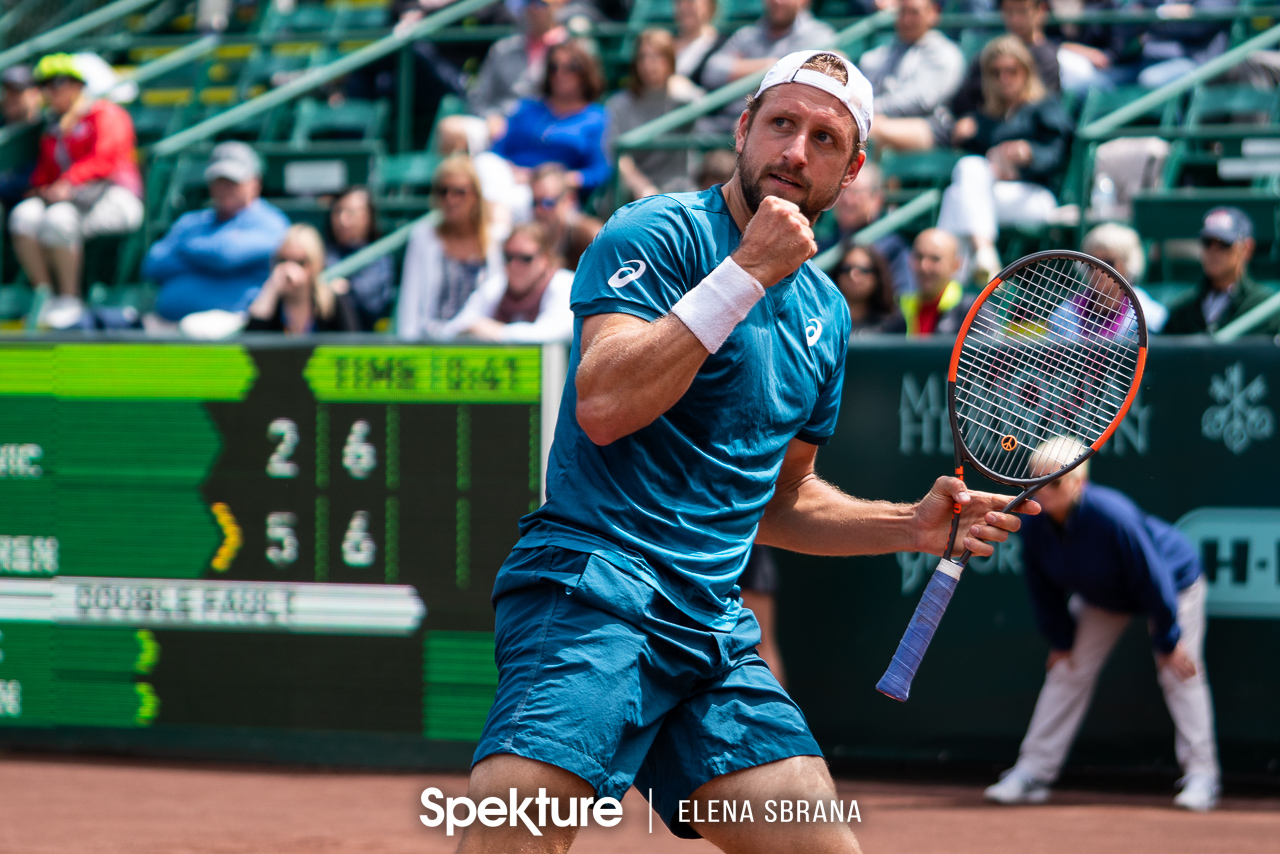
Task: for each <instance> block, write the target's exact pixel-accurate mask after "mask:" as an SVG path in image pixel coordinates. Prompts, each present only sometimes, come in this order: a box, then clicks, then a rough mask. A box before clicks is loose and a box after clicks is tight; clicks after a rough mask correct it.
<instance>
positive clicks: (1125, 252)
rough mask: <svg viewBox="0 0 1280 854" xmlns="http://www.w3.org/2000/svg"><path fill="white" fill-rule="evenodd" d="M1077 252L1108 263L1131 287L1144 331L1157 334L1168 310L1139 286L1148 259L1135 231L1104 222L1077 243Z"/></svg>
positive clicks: (1127, 227)
mask: <svg viewBox="0 0 1280 854" xmlns="http://www.w3.org/2000/svg"><path fill="white" fill-rule="evenodd" d="M1080 251H1081V252H1084V253H1086V254H1089V255H1092V256H1093V257H1094V258H1097V259H1098V260H1099V261H1101V262H1102V263H1104V264H1110V265H1111V266H1112V267H1113V268H1114V269H1115V271H1116V272H1117V273H1119V274H1120V275H1122V276H1124V279H1125V281H1126V282H1128V283H1129V284H1131V285H1133V289H1134V291H1136V292H1137V294H1138V303H1139V305H1141V306H1142V314H1143V317H1145V318H1146V319H1147V329H1148V330H1150V331H1151V332H1159V331H1160V330H1162V329H1163V328H1164V324H1165V322H1166V321H1167V320H1168V319H1169V309H1167V308H1165V307H1164V305H1163V304H1162V303H1161V302H1160V301H1159V300H1157V299H1156V298H1155V297H1153V296H1151V294H1149V293H1147V292H1146V291H1145V290H1143V289H1142V286H1141V285H1140V284H1139V283H1140V282H1141V281H1142V276H1143V274H1144V273H1146V270H1147V260H1146V258H1145V257H1144V256H1143V253H1142V238H1141V237H1139V236H1138V232H1136V231H1134V230H1133V229H1132V228H1130V227H1129V226H1127V225H1121V224H1120V223H1118V222H1104V223H1103V224H1102V225H1098V226H1094V227H1093V228H1092V229H1090V231H1089V233H1088V234H1086V235H1085V236H1084V240H1083V241H1081V243H1080Z"/></svg>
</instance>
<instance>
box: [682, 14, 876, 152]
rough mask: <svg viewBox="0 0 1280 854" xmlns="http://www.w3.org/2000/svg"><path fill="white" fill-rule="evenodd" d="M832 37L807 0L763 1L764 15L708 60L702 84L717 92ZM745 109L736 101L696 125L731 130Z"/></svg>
mask: <svg viewBox="0 0 1280 854" xmlns="http://www.w3.org/2000/svg"><path fill="white" fill-rule="evenodd" d="M834 37H835V30H833V29H831V28H830V27H829V26H827V25H826V24H824V23H822V22H821V21H819V20H818V19H817V18H815V17H813V15H812V14H810V13H809V0H764V16H763V17H762V18H761V19H760V20H759V21H757V22H756V23H754V24H749V25H747V26H745V27H741V28H739V29H738V31H737V32H736V33H734V34H733V35H732V36H730V37H729V40H728V41H726V42H725V43H724V46H722V47H721V48H720V49H719V50H717V51H716V52H715V53H713V54H712V55H711V58H710V59H708V60H707V67H706V69H705V70H704V71H703V73H702V85H703V86H704V87H705V88H707V89H718V88H719V87H721V86H723V85H724V84H726V83H729V82H730V81H733V80H737V79H738V78H740V77H746V76H747V75H748V74H752V73H754V72H757V71H763V70H765V69H767V68H769V67H770V66H772V65H773V64H774V63H775V62H777V61H778V60H779V59H781V58H782V57H784V56H786V55H787V54H789V53H793V52H795V51H797V50H805V49H806V48H813V47H817V46H819V45H821V44H824V43H826V42H828V41H830V40H831V39H832V38H834ZM746 108H747V102H746V100H745V99H739V100H737V101H734V102H733V103H732V104H729V105H728V106H726V107H725V108H724V109H723V110H721V111H720V112H719V113H717V114H716V115H715V116H708V117H707V119H706V120H704V121H700V122H699V123H698V125H699V127H700V128H703V129H705V130H707V131H732V130H733V128H734V127H735V126H736V125H737V123H738V117H739V116H740V115H742V111H743V110H745V109H746ZM877 109H878V107H877Z"/></svg>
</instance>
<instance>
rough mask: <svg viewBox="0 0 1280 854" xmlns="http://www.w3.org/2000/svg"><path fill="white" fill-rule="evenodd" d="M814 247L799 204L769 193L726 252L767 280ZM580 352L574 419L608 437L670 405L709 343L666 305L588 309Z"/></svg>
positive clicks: (658, 270) (594, 435)
mask: <svg viewBox="0 0 1280 854" xmlns="http://www.w3.org/2000/svg"><path fill="white" fill-rule="evenodd" d="M816 250H817V245H816V243H815V242H814V239H813V231H812V229H810V227H809V221H808V219H807V218H806V217H805V216H804V215H803V214H801V213H800V209H799V208H798V207H796V206H795V205H794V204H792V203H791V202H788V201H785V200H783V199H779V198H776V197H773V196H770V197H767V198H766V199H765V200H764V201H763V202H761V203H760V208H759V210H758V211H757V212H756V214H755V216H753V217H752V218H751V220H750V221H749V222H748V224H747V227H746V230H745V231H744V232H743V235H742V241H741V243H740V244H739V245H738V248H737V250H735V251H734V253H733V255H732V256H731V257H732V258H733V261H734V262H735V263H736V264H737V265H738V266H739V267H741V268H742V270H743V271H745V272H746V273H747V274H749V275H750V276H751V277H752V278H753V279H755V280H756V282H758V283H759V284H760V285H761V286H762V287H764V288H768V287H771V286H773V285H775V284H777V283H778V282H780V281H781V280H782V279H784V278H786V277H787V276H789V275H790V274H791V273H792V272H794V271H795V270H797V269H798V268H799V267H800V265H801V264H803V263H804V262H805V261H807V260H808V259H809V258H811V257H813V254H814V252H815V251H816ZM623 254H624V255H626V254H629V253H623ZM653 267H654V271H653V272H654V275H657V276H662V275H671V273H670V271H668V270H666V269H664V268H663V267H661V266H659V265H657V264H654V265H653ZM579 275H583V273H582V272H581V269H580V272H579ZM588 275H591V274H590V273H588ZM708 278H710V277H708ZM704 281H705V280H704ZM636 284H639V282H637V283H636ZM672 284H673V283H670V282H665V283H662V285H663V288H662V289H663V290H664V291H667V292H670V291H671V285H672ZM693 284H694V285H695V286H696V287H701V286H702V285H701V283H693ZM687 287H688V284H685V285H684V288H687ZM679 290H683V288H680V289H679ZM677 292H678V291H677ZM694 325H695V326H696V325H697V324H696V323H695V324H694ZM581 352H582V357H581V360H580V362H579V365H578V371H577V373H576V374H575V376H574V384H575V387H576V389H577V393H578V405H577V418H578V424H579V426H581V427H582V429H583V432H585V433H586V434H587V437H588V438H590V439H591V441H593V442H595V443H596V444H597V445H607V444H609V443H611V442H615V441H617V440H618V439H621V438H622V437H623V436H629V435H630V434H632V433H634V432H636V431H637V430H640V429H641V428H643V427H646V426H648V425H649V424H652V423H653V422H654V421H655V420H657V418H658V417H659V416H661V415H662V414H663V413H664V412H666V411H667V410H668V409H670V408H671V407H672V406H674V405H675V403H676V402H677V401H678V400H680V398H681V397H682V396H683V395H684V393H685V392H686V391H688V389H689V385H690V384H691V383H692V382H693V378H694V376H696V375H697V373H698V369H699V368H701V367H702V363H703V362H704V361H706V358H707V356H708V355H709V354H710V352H711V351H710V350H709V349H708V347H707V346H706V345H705V344H704V343H703V340H702V339H700V338H699V336H698V335H697V334H695V331H694V330H691V329H690V327H689V325H687V324H686V322H685V321H683V320H681V319H680V317H677V316H676V314H674V313H672V310H671V309H668V311H667V313H665V314H663V315H662V316H661V317H658V318H657V319H656V320H652V321H650V320H648V319H645V318H641V317H638V316H635V315H633V314H624V313H606V314H595V315H591V316H588V317H586V318H585V319H584V320H583V323H582V340H581Z"/></svg>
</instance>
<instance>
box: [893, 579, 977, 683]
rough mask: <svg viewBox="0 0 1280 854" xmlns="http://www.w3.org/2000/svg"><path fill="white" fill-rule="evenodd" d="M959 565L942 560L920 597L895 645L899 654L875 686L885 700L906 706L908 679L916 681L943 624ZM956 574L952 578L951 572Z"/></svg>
mask: <svg viewBox="0 0 1280 854" xmlns="http://www.w3.org/2000/svg"><path fill="white" fill-rule="evenodd" d="M963 568H964V567H963V565H961V564H958V563H954V562H952V561H949V560H944V561H942V562H941V563H939V564H938V568H937V569H935V570H934V571H933V576H932V577H931V578H930V579H929V584H928V586H927V587H925V589H924V595H923V596H921V597H920V604H919V605H917V606H916V612H915V613H914V614H913V615H912V616H911V622H910V623H908V624H907V631H906V633H905V634H903V636H902V642H901V643H899V644H898V651H897V652H895V653H894V654H893V661H891V662H890V663H889V669H888V670H886V671H885V672H884V676H882V677H880V681H879V682H877V683H876V690H877V691H879V692H880V693H881V694H884V695H885V696H886V697H892V698H893V699H895V700H897V701H898V702H902V703H905V702H906V700H907V695H908V694H910V693H911V680H913V679H915V678H916V670H917V669H918V668H919V667H920V661H921V660H922V659H923V658H924V652H925V650H927V649H928V648H929V641H931V640H933V633H934V632H935V631H937V630H938V623H940V622H941V621H942V613H943V612H944V611H946V610H947V603H949V602H950V601H951V594H953V593H955V592H956V585H957V584H958V583H959V581H960V570H962V569H963ZM952 572H954V573H955V574H954V575H952V574H951V573H952Z"/></svg>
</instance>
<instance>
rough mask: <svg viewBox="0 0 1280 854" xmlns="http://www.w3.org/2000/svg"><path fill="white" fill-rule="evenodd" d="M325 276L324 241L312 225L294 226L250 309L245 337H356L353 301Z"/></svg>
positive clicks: (276, 255) (358, 323)
mask: <svg viewBox="0 0 1280 854" xmlns="http://www.w3.org/2000/svg"><path fill="white" fill-rule="evenodd" d="M323 271H324V238H323V237H321V236H320V232H319V231H317V230H316V229H315V228H314V227H313V226H310V225H292V226H290V227H289V230H288V231H286V232H285V233H284V239H283V240H282V241H280V248H279V249H277V250H276V254H275V257H274V259H273V260H272V264H271V275H270V276H268V277H267V281H266V282H265V283H264V284H263V285H262V289H261V290H259V291H258V296H257V297H255V298H254V300H253V302H252V303H251V304H250V305H249V322H248V324H247V325H246V326H245V327H244V329H245V331H246V332H283V333H284V334H285V335H306V334H308V333H311V332H359V331H360V320H359V318H358V317H357V315H356V309H355V305H354V303H353V301H352V299H351V295H350V294H348V293H346V292H342V293H339V292H337V291H336V290H335V289H334V288H332V287H330V286H329V285H328V284H326V283H325V282H323V281H321V279H320V274H321V273H322V272H323Z"/></svg>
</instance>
